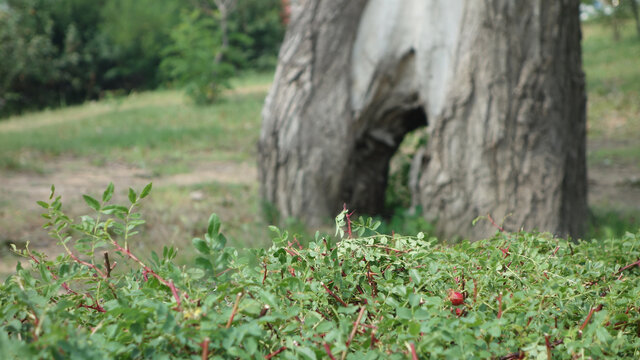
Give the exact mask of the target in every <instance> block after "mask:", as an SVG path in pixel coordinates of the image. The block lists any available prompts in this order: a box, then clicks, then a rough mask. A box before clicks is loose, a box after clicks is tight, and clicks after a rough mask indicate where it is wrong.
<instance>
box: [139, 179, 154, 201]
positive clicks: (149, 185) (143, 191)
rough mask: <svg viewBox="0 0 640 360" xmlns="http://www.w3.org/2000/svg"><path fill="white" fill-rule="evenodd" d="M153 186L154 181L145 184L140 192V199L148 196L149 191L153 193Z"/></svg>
mask: <svg viewBox="0 0 640 360" xmlns="http://www.w3.org/2000/svg"><path fill="white" fill-rule="evenodd" d="M152 187H153V183H148V184H147V186H145V187H144V189H142V192H141V193H140V199H144V198H146V197H147V196H148V195H149V193H151V188H152Z"/></svg>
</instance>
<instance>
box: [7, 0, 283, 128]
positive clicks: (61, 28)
mask: <svg viewBox="0 0 640 360" xmlns="http://www.w3.org/2000/svg"><path fill="white" fill-rule="evenodd" d="M220 1H222V0H216V1H214V0H197V1H196V0H194V1H191V2H185V1H181V0H136V1H130V0H0V117H5V116H7V115H10V114H16V113H20V112H23V111H24V110H33V109H39V108H44V107H56V106H60V105H65V104H71V103H78V102H82V101H85V100H89V99H96V98H100V97H101V96H102V95H104V94H105V91H110V90H124V91H125V92H129V91H132V90H142V89H153V88H157V87H158V86H162V85H165V84H175V85H178V86H185V87H186V88H187V89H188V90H189V93H190V94H191V95H192V96H193V97H194V99H195V100H196V101H199V102H203V101H212V100H214V99H215V95H216V93H217V90H212V89H219V87H220V86H222V85H224V84H228V80H229V78H230V77H232V76H235V75H236V74H238V73H239V72H241V71H244V70H246V69H249V68H251V69H258V70H264V69H268V68H272V67H273V66H275V62H276V58H277V52H278V48H279V45H280V42H281V39H282V37H283V35H284V24H283V21H282V19H281V16H280V14H281V2H280V0H233V1H232V2H231V3H233V6H230V7H229V8H228V9H226V10H227V11H226V13H225V17H224V21H225V26H224V27H225V28H226V30H225V31H224V32H223V31H222V26H221V24H222V23H221V21H222V20H223V19H222V17H221V16H220V15H221V13H220V11H219V8H218V7H217V4H216V2H220ZM226 1H227V2H229V0H226ZM205 5H208V6H209V11H208V12H207V11H206V6H205ZM223 33H224V36H223ZM223 37H224V39H226V40H224V39H223ZM223 40H224V41H223ZM223 44H226V45H224V46H223ZM161 64H163V65H162V66H161ZM206 89H208V90H206Z"/></svg>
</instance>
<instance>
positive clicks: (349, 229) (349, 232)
mask: <svg viewBox="0 0 640 360" xmlns="http://www.w3.org/2000/svg"><path fill="white" fill-rule="evenodd" d="M342 209H343V210H344V211H345V212H346V211H347V204H344V205H343V206H342ZM351 215H353V211H352V212H351V213H348V212H347V213H346V214H345V216H346V217H347V234H349V238H351Z"/></svg>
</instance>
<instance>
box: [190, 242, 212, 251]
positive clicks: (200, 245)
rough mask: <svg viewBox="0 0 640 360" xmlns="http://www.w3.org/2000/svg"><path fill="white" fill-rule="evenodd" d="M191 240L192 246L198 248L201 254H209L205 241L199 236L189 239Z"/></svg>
mask: <svg viewBox="0 0 640 360" xmlns="http://www.w3.org/2000/svg"><path fill="white" fill-rule="evenodd" d="M191 242H192V243H193V246H194V247H195V248H196V250H198V251H199V252H200V253H201V254H203V255H209V253H210V252H211V250H210V249H209V245H208V244H207V242H206V241H204V240H202V239H200V238H194V239H193V240H191Z"/></svg>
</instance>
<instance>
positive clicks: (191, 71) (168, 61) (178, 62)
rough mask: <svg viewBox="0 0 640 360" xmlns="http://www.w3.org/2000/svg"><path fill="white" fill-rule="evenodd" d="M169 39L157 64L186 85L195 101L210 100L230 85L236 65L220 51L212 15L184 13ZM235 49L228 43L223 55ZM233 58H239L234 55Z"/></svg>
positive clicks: (217, 29) (234, 52)
mask: <svg viewBox="0 0 640 360" xmlns="http://www.w3.org/2000/svg"><path fill="white" fill-rule="evenodd" d="M171 40H172V41H171V44H170V45H169V46H168V47H167V48H166V49H165V53H164V60H163V61H162V64H161V67H162V68H163V70H164V71H165V72H166V74H167V77H168V78H169V79H172V80H174V81H176V82H177V83H178V84H179V85H182V86H185V87H186V91H187V94H188V95H189V96H191V97H192V98H193V99H194V100H195V102H196V103H211V102H213V101H214V100H216V99H217V98H218V97H219V95H220V92H221V91H222V89H223V88H229V87H230V83H229V80H230V79H231V77H233V75H234V74H235V71H236V67H235V66H234V64H233V63H232V62H231V61H229V58H228V57H224V56H223V54H222V53H221V52H222V51H223V48H222V33H221V30H220V27H219V25H218V22H217V21H216V19H214V18H212V17H210V16H205V15H203V14H202V12H200V11H197V10H196V11H192V12H191V13H185V14H183V18H182V21H181V23H180V24H179V25H178V26H177V27H176V28H175V29H174V30H173V31H172V33H171ZM236 53H237V52H236V51H234V48H232V47H229V48H227V49H226V52H225V54H224V55H227V54H236ZM217 58H218V59H217ZM236 60H237V61H241V59H240V58H239V57H238V56H236Z"/></svg>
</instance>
